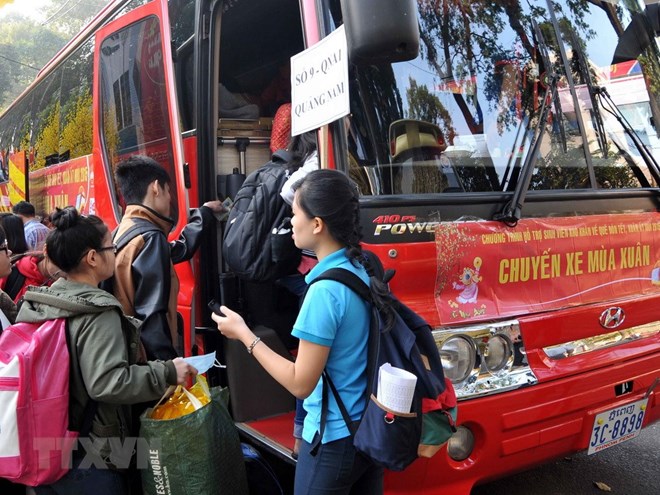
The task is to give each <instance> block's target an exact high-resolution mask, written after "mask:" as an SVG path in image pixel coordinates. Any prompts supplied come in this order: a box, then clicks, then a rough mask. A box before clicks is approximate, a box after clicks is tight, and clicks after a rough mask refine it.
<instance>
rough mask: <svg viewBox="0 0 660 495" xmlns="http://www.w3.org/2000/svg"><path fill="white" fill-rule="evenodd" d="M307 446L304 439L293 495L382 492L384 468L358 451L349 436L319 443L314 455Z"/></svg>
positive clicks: (372, 493)
mask: <svg viewBox="0 0 660 495" xmlns="http://www.w3.org/2000/svg"><path fill="white" fill-rule="evenodd" d="M317 436H318V433H317ZM310 449H311V445H310V444H309V443H308V442H306V441H304V440H303V442H302V445H301V446H300V453H299V455H298V464H297V465H296V480H295V485H294V495H348V494H355V495H382V493H383V468H380V467H378V466H376V465H374V464H373V463H372V462H371V461H370V460H368V459H367V458H366V457H364V456H363V455H362V454H360V453H358V452H357V451H356V450H355V447H353V439H352V438H351V437H346V438H342V439H340V440H335V441H334V442H329V443H326V444H322V445H320V446H319V450H318V452H317V454H316V456H312V455H311V454H310V453H309V451H310Z"/></svg>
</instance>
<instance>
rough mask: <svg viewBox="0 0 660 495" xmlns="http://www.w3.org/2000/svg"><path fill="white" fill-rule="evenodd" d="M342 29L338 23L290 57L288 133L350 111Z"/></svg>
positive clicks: (343, 32)
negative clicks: (326, 34)
mask: <svg viewBox="0 0 660 495" xmlns="http://www.w3.org/2000/svg"><path fill="white" fill-rule="evenodd" d="M346 50H347V48H346V32H345V31H344V26H340V27H339V28H337V29H336V30H334V31H333V32H332V34H330V35H328V36H326V37H325V38H323V39H322V40H321V41H319V42H318V43H317V44H315V45H314V46H312V47H310V48H308V49H307V50H305V51H304V52H300V53H299V54H298V55H294V56H293V57H291V135H292V136H297V135H298V134H302V133H303V132H307V131H311V130H312V129H317V128H318V127H321V126H322V125H325V124H329V123H330V122H333V121H335V120H337V119H339V118H340V117H343V116H345V115H348V114H349V113H350V101H349V98H348V55H347V51H346Z"/></svg>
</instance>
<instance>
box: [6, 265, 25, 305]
mask: <svg viewBox="0 0 660 495" xmlns="http://www.w3.org/2000/svg"><path fill="white" fill-rule="evenodd" d="M14 263H16V262H14ZM24 284H25V275H23V274H22V273H21V272H20V271H19V270H18V266H16V264H14V265H13V266H12V267H11V273H10V274H9V276H8V277H7V280H6V281H5V289H4V291H5V292H6V293H7V295H8V296H9V297H10V298H11V300H12V301H13V300H15V299H16V296H17V295H18V293H19V292H20V290H21V289H22V288H23V285H24Z"/></svg>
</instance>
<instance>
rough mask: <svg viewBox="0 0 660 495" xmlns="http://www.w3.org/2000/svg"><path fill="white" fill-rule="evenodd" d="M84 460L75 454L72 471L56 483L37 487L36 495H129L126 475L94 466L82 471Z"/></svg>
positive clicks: (81, 456)
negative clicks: (81, 465) (80, 466)
mask: <svg viewBox="0 0 660 495" xmlns="http://www.w3.org/2000/svg"><path fill="white" fill-rule="evenodd" d="M83 452H84V451H83ZM83 458H84V456H83V455H80V454H78V453H76V454H74V456H73V467H72V469H71V470H70V471H69V472H68V473H66V474H65V475H64V477H63V478H61V479H59V480H57V481H56V482H55V483H52V484H50V485H43V486H37V487H35V489H34V491H35V493H36V495H128V478H127V475H126V474H125V473H122V472H119V471H114V470H112V469H98V468H97V467H95V466H94V464H92V465H91V466H90V467H88V468H87V467H86V468H84V469H80V468H78V466H79V465H80V463H81V462H82V460H83Z"/></svg>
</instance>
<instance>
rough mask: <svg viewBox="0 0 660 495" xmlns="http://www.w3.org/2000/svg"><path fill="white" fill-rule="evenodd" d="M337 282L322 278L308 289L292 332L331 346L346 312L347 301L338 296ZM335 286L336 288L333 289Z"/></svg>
mask: <svg viewBox="0 0 660 495" xmlns="http://www.w3.org/2000/svg"><path fill="white" fill-rule="evenodd" d="M336 285H338V283H337V282H334V281H331V280H322V281H319V282H317V283H315V284H314V285H312V286H311V287H310V288H309V290H308V291H307V295H306V296H305V301H304V302H303V305H302V307H301V308H300V313H298V318H297V319H296V322H295V324H294V325H293V331H292V332H291V334H292V335H293V336H294V337H297V338H299V339H302V340H307V341H309V342H313V343H315V344H319V345H323V346H327V347H330V346H332V343H333V341H334V340H335V336H336V335H337V329H338V328H339V326H340V324H341V320H342V317H343V315H344V313H345V305H346V304H345V302H343V301H342V300H341V299H340V298H338V297H336V292H337V291H336V288H337V287H334V286H336ZM333 288H335V290H334V291H333Z"/></svg>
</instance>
